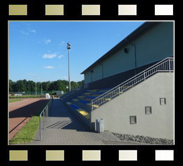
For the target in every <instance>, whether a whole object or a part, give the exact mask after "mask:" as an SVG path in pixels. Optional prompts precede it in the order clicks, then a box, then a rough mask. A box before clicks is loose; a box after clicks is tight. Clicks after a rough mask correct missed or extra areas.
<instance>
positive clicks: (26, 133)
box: [9, 101, 49, 145]
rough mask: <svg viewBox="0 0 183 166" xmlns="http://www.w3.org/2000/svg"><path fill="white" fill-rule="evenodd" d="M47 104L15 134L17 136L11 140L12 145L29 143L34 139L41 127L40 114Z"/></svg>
mask: <svg viewBox="0 0 183 166" xmlns="http://www.w3.org/2000/svg"><path fill="white" fill-rule="evenodd" d="M48 102H49V101H48ZM46 104H47V103H46ZM46 104H45V105H44V106H43V107H42V108H41V109H40V110H39V111H38V112H37V113H36V115H34V116H32V118H31V119H30V120H29V121H28V122H27V124H26V125H25V126H24V127H23V128H22V129H21V130H20V131H19V132H18V133H17V134H16V135H15V137H14V138H13V139H12V140H11V141H10V142H9V144H10V145H11V144H24V143H29V142H32V141H33V140H34V137H35V136H36V133H37V131H38V128H39V114H40V113H41V111H42V110H43V108H44V107H45V106H46Z"/></svg>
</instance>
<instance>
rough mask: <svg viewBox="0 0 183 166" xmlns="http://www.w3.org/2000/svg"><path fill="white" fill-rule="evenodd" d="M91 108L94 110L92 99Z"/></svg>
mask: <svg viewBox="0 0 183 166" xmlns="http://www.w3.org/2000/svg"><path fill="white" fill-rule="evenodd" d="M91 109H92V111H93V100H91Z"/></svg>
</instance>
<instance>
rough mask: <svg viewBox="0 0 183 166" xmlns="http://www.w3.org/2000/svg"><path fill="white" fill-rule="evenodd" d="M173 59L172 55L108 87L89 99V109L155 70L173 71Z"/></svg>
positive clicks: (138, 81)
mask: <svg viewBox="0 0 183 166" xmlns="http://www.w3.org/2000/svg"><path fill="white" fill-rule="evenodd" d="M173 60H174V59H173V57H168V58H165V59H163V60H161V61H159V62H158V63H156V64H154V65H152V66H151V67H149V68H147V69H145V70H144V71H142V72H140V73H138V74H137V75H135V76H133V77H131V78H130V79H128V80H126V81H125V82H122V83H121V84H119V85H117V86H116V87H114V88H112V89H110V90H109V91H107V92H105V93H104V94H101V95H100V96H98V97H96V98H95V99H93V100H91V106H92V108H91V109H92V110H94V109H97V108H99V107H100V106H101V105H103V104H104V103H106V102H109V101H110V100H112V99H113V98H115V97H117V96H119V95H121V94H122V93H124V92H126V91H127V90H129V89H130V88H132V87H134V86H135V85H137V84H139V83H141V82H142V81H144V80H146V79H147V78H149V77H151V76H152V75H154V74H156V73H157V72H173Z"/></svg>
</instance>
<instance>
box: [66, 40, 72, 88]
mask: <svg viewBox="0 0 183 166" xmlns="http://www.w3.org/2000/svg"><path fill="white" fill-rule="evenodd" d="M67 49H68V81H69V91H71V82H70V49H71V45H70V43H67Z"/></svg>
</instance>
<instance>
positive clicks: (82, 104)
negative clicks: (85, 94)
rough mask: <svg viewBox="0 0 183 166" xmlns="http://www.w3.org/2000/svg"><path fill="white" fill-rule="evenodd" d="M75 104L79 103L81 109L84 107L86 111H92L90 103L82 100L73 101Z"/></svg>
mask: <svg viewBox="0 0 183 166" xmlns="http://www.w3.org/2000/svg"><path fill="white" fill-rule="evenodd" d="M72 103H73V104H75V105H77V106H78V107H80V108H81V109H84V110H85V111H86V112H88V113H90V112H91V106H90V105H88V104H89V102H88V103H84V102H81V101H72Z"/></svg>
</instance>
